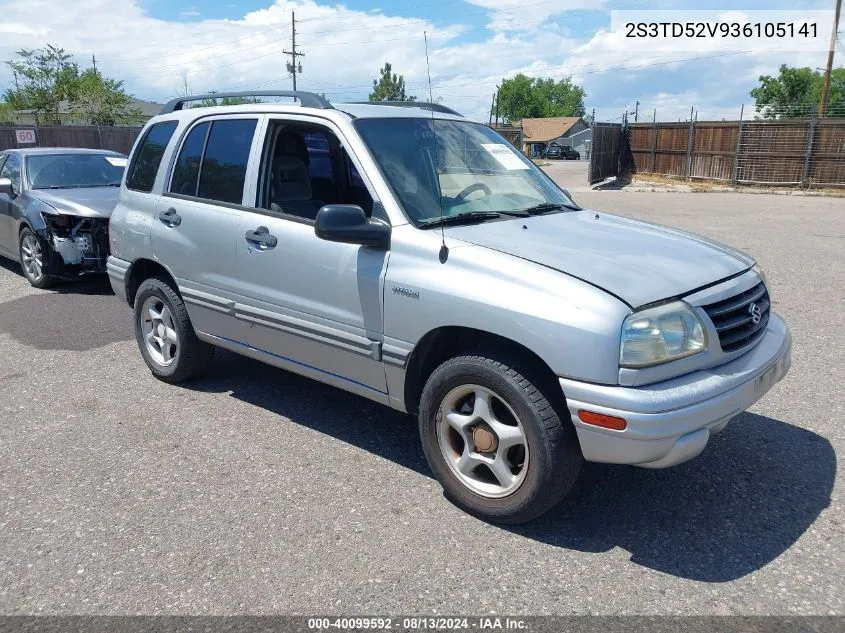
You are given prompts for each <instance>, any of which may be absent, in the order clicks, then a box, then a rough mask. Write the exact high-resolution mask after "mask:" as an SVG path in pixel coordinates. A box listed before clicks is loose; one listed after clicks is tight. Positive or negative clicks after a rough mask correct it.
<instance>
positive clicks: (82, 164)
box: [26, 154, 126, 189]
mask: <svg viewBox="0 0 845 633" xmlns="http://www.w3.org/2000/svg"><path fill="white" fill-rule="evenodd" d="M125 168H126V158H125V157H123V156H113V155H110V154H36V155H33V156H28V157H27V159H26V174H27V179H28V180H29V186H30V188H31V189H77V188H81V187H119V186H120V180H121V178H123V170H124V169H125Z"/></svg>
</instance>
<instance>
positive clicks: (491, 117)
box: [487, 92, 496, 125]
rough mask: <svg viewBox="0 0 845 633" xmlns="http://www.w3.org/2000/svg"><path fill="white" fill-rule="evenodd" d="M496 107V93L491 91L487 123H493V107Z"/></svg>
mask: <svg viewBox="0 0 845 633" xmlns="http://www.w3.org/2000/svg"><path fill="white" fill-rule="evenodd" d="M495 107H496V93H495V92H494V93H493V98H492V99H490V118H489V119H487V125H493V108H495Z"/></svg>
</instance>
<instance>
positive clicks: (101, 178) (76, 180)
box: [0, 148, 126, 288]
mask: <svg viewBox="0 0 845 633" xmlns="http://www.w3.org/2000/svg"><path fill="white" fill-rule="evenodd" d="M125 167H126V156H124V155H123V154H118V153H117V152H110V151H103V150H91V149H76V148H32V149H15V150H7V151H5V152H0V255H2V256H4V257H8V258H9V259H13V260H15V261H18V262H20V264H21V267H22V268H23V274H24V276H25V277H26V279H27V280H28V281H29V283H31V284H32V285H33V286H35V287H36V288H46V287H47V286H48V285H50V283H51V282H52V281H53V280H54V279H56V278H73V277H77V276H79V275H83V274H87V273H103V272H105V270H106V258H107V257H108V222H109V217H110V216H111V213H112V210H113V209H114V205H115V203H116V202H117V196H118V193H119V191H120V189H119V188H120V181H121V178H122V177H123V170H124V168H125Z"/></svg>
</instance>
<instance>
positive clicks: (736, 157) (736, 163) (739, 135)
mask: <svg viewBox="0 0 845 633" xmlns="http://www.w3.org/2000/svg"><path fill="white" fill-rule="evenodd" d="M744 112H745V105H744V104H743V106H742V110H740V113H739V124H738V127H737V130H736V150H734V173H733V178H731V184H732V185H733V186H734V187H736V183H737V181H738V180H739V155H740V152H742V130H743V126H742V124H743V120H742V115H743V113H744Z"/></svg>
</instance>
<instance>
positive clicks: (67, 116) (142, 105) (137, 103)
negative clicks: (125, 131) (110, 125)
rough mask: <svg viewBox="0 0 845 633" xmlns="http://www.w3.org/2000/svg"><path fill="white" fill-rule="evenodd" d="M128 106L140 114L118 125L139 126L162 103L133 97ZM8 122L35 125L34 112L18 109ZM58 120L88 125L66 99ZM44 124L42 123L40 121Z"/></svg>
mask: <svg viewBox="0 0 845 633" xmlns="http://www.w3.org/2000/svg"><path fill="white" fill-rule="evenodd" d="M129 107H130V108H134V109H137V110H140V112H141V114H140V116H139V117H138V118H137V119H134V120H132V121H125V122H123V123H118V124H117V125H118V126H121V127H128V126H139V125H144V123H146V122H147V121H148V120H150V119H151V118H152V117H154V116H155V115H157V114H158V113H159V111H160V110H161V108H162V104H160V103H153V102H151V101H143V100H142V99H135V98H134V97H133V98H132V99H131V100H130V102H129ZM11 118H12V120H11V121H10V123H14V124H17V125H35V112H34V111H33V110H18V111H16V112H14V113H13V114H12V116H11ZM59 121H60V123H61V125H88V121H86V120H85V119H84V118H80V117H79V116H75V115H74V113H73V112H72V111H71V108H70V104H68V102H67V101H62V102H61V103H60V104H59ZM42 125H44V123H42Z"/></svg>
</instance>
